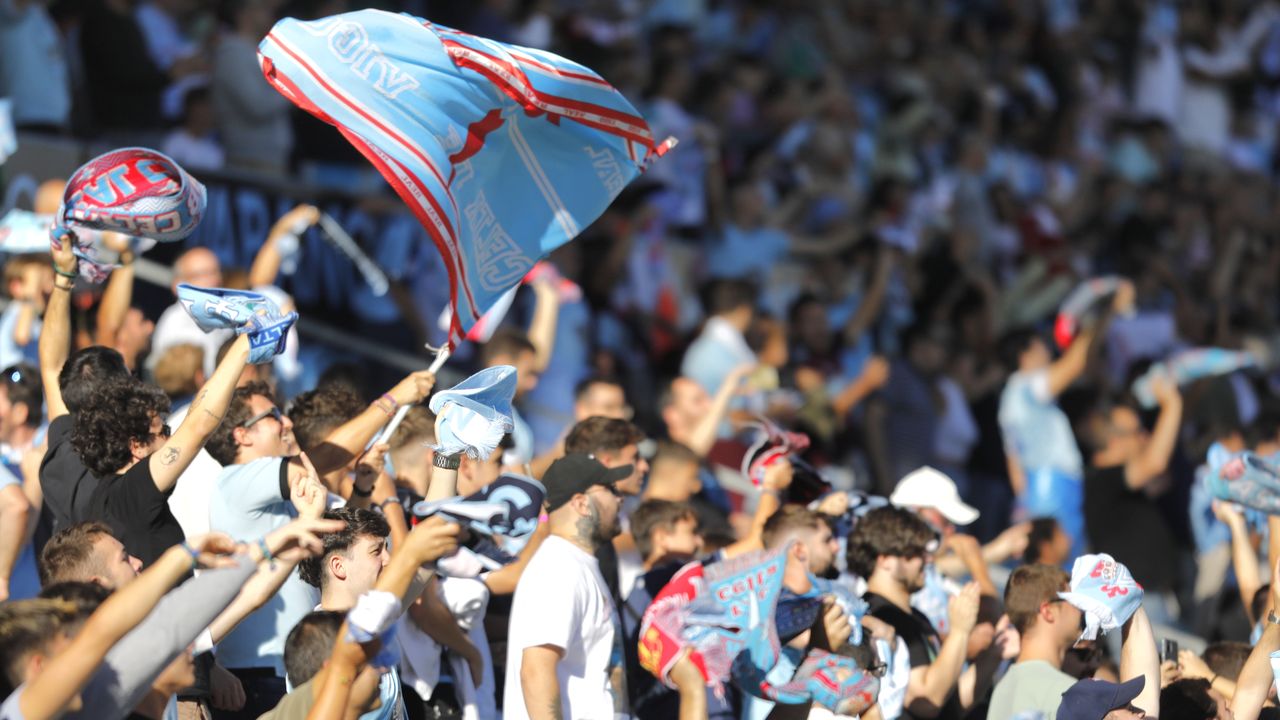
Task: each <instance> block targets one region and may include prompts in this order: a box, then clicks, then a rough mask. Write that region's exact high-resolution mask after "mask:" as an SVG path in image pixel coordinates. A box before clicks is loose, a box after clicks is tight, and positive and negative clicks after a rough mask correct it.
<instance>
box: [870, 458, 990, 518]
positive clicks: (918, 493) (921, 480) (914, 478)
mask: <svg viewBox="0 0 1280 720" xmlns="http://www.w3.org/2000/svg"><path fill="white" fill-rule="evenodd" d="M889 502H891V503H893V504H894V505H897V506H899V507H927V508H933V509H935V510H937V511H938V512H940V513H942V516H943V517H945V518H946V519H948V520H950V521H951V522H953V523H955V524H956V525H968V524H969V523H971V522H973V521H974V520H977V519H978V510H977V508H975V507H973V506H972V505H968V504H966V503H965V502H964V501H963V500H961V499H960V491H959V490H956V483H955V481H954V480H952V479H951V478H949V477H947V476H946V475H945V474H944V473H942V472H940V471H938V470H935V469H933V468H931V467H929V466H927V465H926V466H924V467H922V468H920V469H918V470H914V471H912V472H910V473H907V475H906V476H905V477H903V478H902V479H901V480H899V481H898V486H897V487H895V488H894V489H893V494H892V495H890V496H889Z"/></svg>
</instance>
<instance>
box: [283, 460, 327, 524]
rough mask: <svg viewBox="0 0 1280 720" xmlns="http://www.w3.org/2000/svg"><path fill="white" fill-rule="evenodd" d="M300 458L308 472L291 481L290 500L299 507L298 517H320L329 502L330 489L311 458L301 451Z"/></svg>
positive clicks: (294, 505)
mask: <svg viewBox="0 0 1280 720" xmlns="http://www.w3.org/2000/svg"><path fill="white" fill-rule="evenodd" d="M298 459H299V460H301V461H302V467H303V468H304V469H305V470H306V474H305V475H303V476H301V477H299V478H297V479H296V480H294V481H292V482H290V483H289V501H290V502H292V503H293V507H294V508H296V509H297V511H298V517H300V518H310V519H312V520H315V519H319V518H320V516H321V515H324V511H325V506H326V505H327V504H328V500H329V491H328V490H326V489H325V487H324V485H323V484H322V483H321V482H320V474H319V473H318V472H316V466H315V465H312V464H311V458H309V457H307V454H306V453H300V454H299V455H298Z"/></svg>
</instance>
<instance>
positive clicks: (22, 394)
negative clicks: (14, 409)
mask: <svg viewBox="0 0 1280 720" xmlns="http://www.w3.org/2000/svg"><path fill="white" fill-rule="evenodd" d="M0 383H4V389H5V393H6V394H7V395H8V396H9V402H10V403H12V404H14V405H26V406H27V422H26V423H25V424H26V426H27V427H33V428H38V427H40V424H41V423H42V422H43V420H44V388H43V387H42V386H41V384H40V371H39V370H37V369H36V368H35V367H33V366H31V365H28V364H26V363H19V364H17V365H10V366H9V367H7V368H5V369H4V377H3V378H0Z"/></svg>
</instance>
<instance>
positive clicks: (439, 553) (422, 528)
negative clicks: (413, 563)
mask: <svg viewBox="0 0 1280 720" xmlns="http://www.w3.org/2000/svg"><path fill="white" fill-rule="evenodd" d="M461 531H462V527H461V526H460V525H458V524H457V523H454V522H449V521H447V520H445V519H444V518H442V517H440V516H439V515H435V516H432V517H430V518H427V519H426V520H423V521H422V522H420V523H418V525H417V527H415V528H414V529H413V531H412V532H410V533H409V536H408V537H406V538H405V541H404V552H407V553H410V554H411V556H412V557H413V558H414V559H416V560H417V561H418V562H419V563H426V562H431V561H433V560H438V559H440V558H442V557H444V556H446V555H450V554H452V553H453V552H454V551H456V550H457V549H458V533H460V532H461Z"/></svg>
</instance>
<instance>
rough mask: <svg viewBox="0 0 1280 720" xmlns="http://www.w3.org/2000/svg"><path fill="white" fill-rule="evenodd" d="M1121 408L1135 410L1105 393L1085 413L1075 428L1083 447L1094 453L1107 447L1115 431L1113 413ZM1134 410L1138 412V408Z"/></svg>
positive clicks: (1139, 417) (1140, 417)
mask: <svg viewBox="0 0 1280 720" xmlns="http://www.w3.org/2000/svg"><path fill="white" fill-rule="evenodd" d="M1120 408H1128V409H1130V410H1133V408H1132V407H1130V406H1129V405H1127V404H1125V403H1123V402H1118V401H1116V400H1115V399H1114V398H1112V397H1111V396H1110V395H1104V396H1103V397H1101V398H1099V399H1098V400H1097V401H1096V402H1095V403H1094V404H1093V406H1092V407H1090V408H1089V409H1088V410H1087V411H1086V412H1085V413H1084V417H1082V418H1081V419H1080V422H1079V423H1078V424H1077V426H1076V428H1075V430H1076V438H1077V439H1078V440H1079V442H1080V447H1081V448H1082V449H1084V450H1085V451H1086V452H1088V453H1090V454H1092V453H1096V452H1099V451H1101V450H1103V449H1105V448H1106V447H1107V443H1109V442H1111V437H1112V435H1113V434H1114V433H1115V424H1114V423H1113V421H1112V414H1113V413H1115V411H1116V410H1118V409H1120ZM1134 412H1135V413H1137V410H1134ZM1138 419H1139V421H1141V419H1142V416H1141V415H1139V416H1138Z"/></svg>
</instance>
